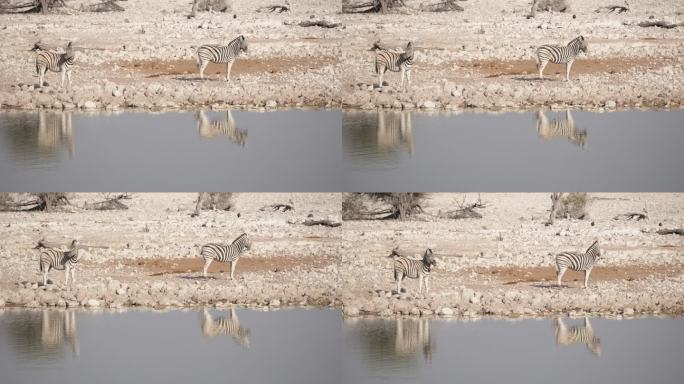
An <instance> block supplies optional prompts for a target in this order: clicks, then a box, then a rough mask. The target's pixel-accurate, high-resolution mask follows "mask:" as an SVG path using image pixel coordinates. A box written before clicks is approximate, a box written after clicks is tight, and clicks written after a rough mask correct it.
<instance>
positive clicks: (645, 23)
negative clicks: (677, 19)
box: [623, 20, 684, 29]
mask: <svg viewBox="0 0 684 384" xmlns="http://www.w3.org/2000/svg"><path fill="white" fill-rule="evenodd" d="M623 25H628V26H633V25H634V24H629V23H623ZM637 25H638V26H640V27H642V28H649V27H659V28H665V29H672V28H677V27H684V22H681V23H668V22H667V21H662V20H661V21H642V22H641V23H639V24H637Z"/></svg>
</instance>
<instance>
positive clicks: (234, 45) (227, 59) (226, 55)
mask: <svg viewBox="0 0 684 384" xmlns="http://www.w3.org/2000/svg"><path fill="white" fill-rule="evenodd" d="M241 51H242V52H245V53H246V52H247V40H246V39H245V37H244V36H243V35H240V36H238V37H236V38H235V39H233V41H231V42H230V43H228V45H226V46H221V45H202V46H201V47H199V48H197V68H199V73H200V79H204V69H205V68H206V67H207V64H209V62H212V63H218V64H226V81H228V82H230V69H231V68H232V67H233V63H234V62H235V59H237V57H238V55H239V54H240V52H241Z"/></svg>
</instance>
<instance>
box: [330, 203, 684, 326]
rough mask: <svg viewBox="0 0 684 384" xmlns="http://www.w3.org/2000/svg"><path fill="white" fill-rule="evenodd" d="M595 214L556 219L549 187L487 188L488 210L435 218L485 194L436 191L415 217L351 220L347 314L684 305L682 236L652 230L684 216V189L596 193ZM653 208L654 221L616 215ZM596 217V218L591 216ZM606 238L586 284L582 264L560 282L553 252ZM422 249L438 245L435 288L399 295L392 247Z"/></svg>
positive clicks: (669, 309)
mask: <svg viewBox="0 0 684 384" xmlns="http://www.w3.org/2000/svg"><path fill="white" fill-rule="evenodd" d="M592 196H593V200H592V203H591V208H590V211H589V212H590V215H591V218H590V220H560V221H557V222H556V224H555V225H553V226H548V227H547V226H544V225H543V223H544V222H545V221H546V220H547V219H548V209H549V208H550V199H549V195H548V194H483V195H482V202H483V203H484V204H485V205H486V207H485V208H483V209H479V210H478V211H479V212H480V213H481V214H482V215H483V218H482V219H465V220H448V219H436V218H434V216H435V215H437V214H438V212H439V211H446V210H449V209H455V208H456V207H457V204H458V203H462V202H463V198H464V197H465V199H466V202H468V203H473V202H475V201H476V200H477V194H470V195H463V194H433V195H431V197H430V198H429V199H428V200H427V201H426V203H425V204H424V208H425V211H426V216H424V217H422V220H420V219H421V218H419V220H415V221H407V222H396V221H381V222H378V221H345V235H344V238H345V243H344V244H343V246H342V247H343V249H342V251H341V252H340V255H341V263H340V280H341V287H340V290H339V294H340V297H341V299H342V301H343V303H344V307H345V311H346V312H347V313H349V314H357V313H360V314H364V313H368V314H381V315H389V314H392V313H403V314H418V313H421V314H431V313H440V311H444V312H446V313H447V314H448V313H450V312H453V314H454V315H466V316H473V315H479V314H496V315H538V314H547V313H568V312H574V313H594V314H613V315H616V314H622V313H623V312H625V313H632V312H633V311H634V312H636V313H661V312H662V313H681V312H682V310H684V299H682V297H684V295H683V293H684V270H683V267H684V239H682V237H681V236H677V235H672V236H662V235H658V234H655V233H652V232H653V231H654V230H657V229H658V228H661V227H660V225H661V224H662V227H665V228H680V227H682V225H684V196H683V195H681V194H594V195H592ZM644 208H646V209H647V211H648V216H649V218H648V220H646V221H643V220H642V221H639V222H635V221H631V222H630V221H616V220H613V219H612V218H613V217H615V216H616V215H618V214H622V213H626V212H641V211H642V209H644ZM592 223H593V225H592ZM594 239H600V240H601V244H602V248H603V250H604V253H605V255H604V257H603V258H602V259H600V261H599V262H598V263H597V266H596V269H595V270H594V271H593V272H592V275H591V278H590V282H589V283H590V284H589V285H590V287H589V289H587V290H585V289H582V288H581V287H582V281H583V274H582V273H578V272H568V273H567V274H566V275H565V277H564V280H563V284H564V286H565V287H564V288H562V289H559V288H557V287H556V286H555V270H554V267H553V260H554V255H555V254H557V253H559V252H561V251H580V252H583V251H584V250H586V248H587V247H588V246H589V245H591V243H592V242H593V240H594ZM395 246H399V247H400V249H402V250H404V252H407V253H408V254H413V255H415V257H416V258H419V257H420V256H421V255H422V252H423V251H424V250H425V248H427V247H430V248H432V249H433V251H434V252H435V254H436V255H437V259H438V261H437V262H438V264H437V268H436V270H435V273H434V276H432V278H431V284H430V287H431V291H430V293H429V294H427V295H420V294H419V293H418V292H417V289H418V282H417V280H409V281H408V282H405V283H404V284H403V287H404V288H406V289H407V293H406V294H403V295H401V296H397V295H396V294H394V292H392V290H395V289H396V286H395V285H394V280H393V276H392V269H391V268H392V260H391V259H390V258H388V257H387V256H388V255H389V253H390V250H391V249H393V248H394V247H395Z"/></svg>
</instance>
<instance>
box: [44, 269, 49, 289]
mask: <svg viewBox="0 0 684 384" xmlns="http://www.w3.org/2000/svg"><path fill="white" fill-rule="evenodd" d="M48 270H50V266H46V267H45V268H43V286H46V285H47V274H48Z"/></svg>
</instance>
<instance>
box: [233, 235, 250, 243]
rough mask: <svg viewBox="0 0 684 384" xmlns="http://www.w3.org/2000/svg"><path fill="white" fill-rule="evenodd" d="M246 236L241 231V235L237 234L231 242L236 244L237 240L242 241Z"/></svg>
mask: <svg viewBox="0 0 684 384" xmlns="http://www.w3.org/2000/svg"><path fill="white" fill-rule="evenodd" d="M246 238H247V234H246V233H243V234H242V235H240V236H238V237H237V238H236V239H235V240H233V242H232V243H231V244H237V243H238V242H239V241H243V240H244V239H246Z"/></svg>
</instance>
